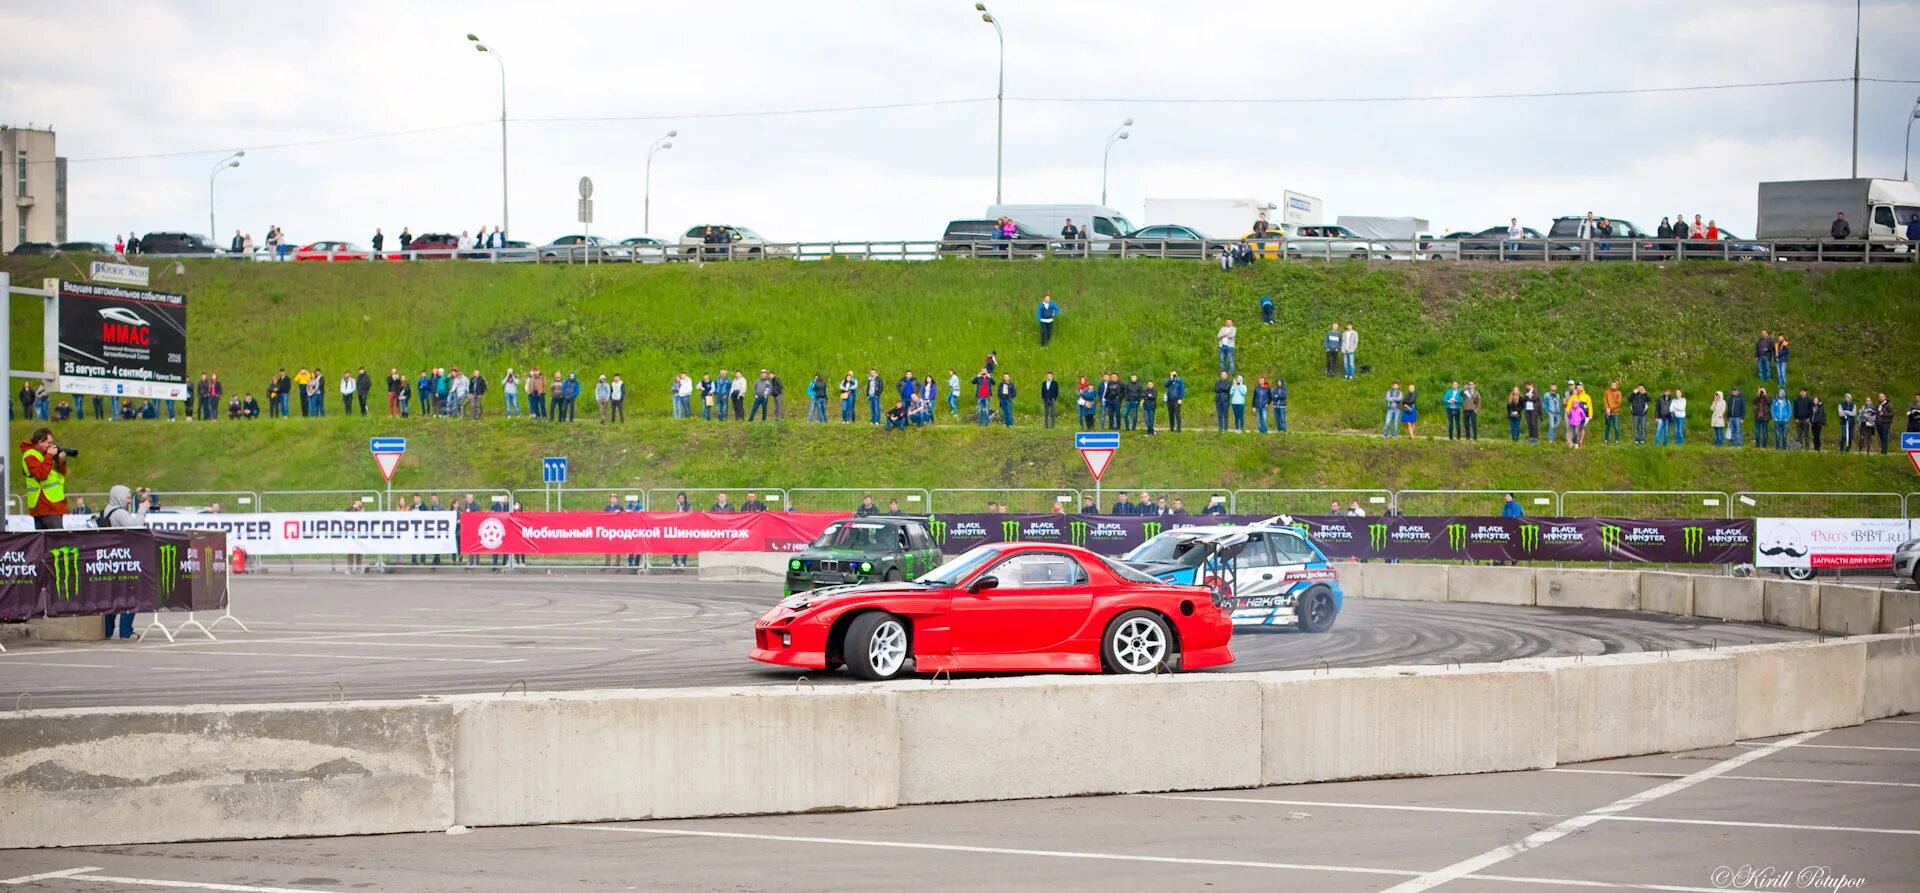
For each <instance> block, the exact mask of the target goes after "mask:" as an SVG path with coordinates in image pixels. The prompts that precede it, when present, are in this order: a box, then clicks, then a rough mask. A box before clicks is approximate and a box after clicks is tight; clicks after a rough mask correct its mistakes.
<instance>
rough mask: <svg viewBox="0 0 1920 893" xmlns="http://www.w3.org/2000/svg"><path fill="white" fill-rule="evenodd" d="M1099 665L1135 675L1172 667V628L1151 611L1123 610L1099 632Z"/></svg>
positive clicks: (1124, 673) (1114, 671) (1110, 671)
mask: <svg viewBox="0 0 1920 893" xmlns="http://www.w3.org/2000/svg"><path fill="white" fill-rule="evenodd" d="M1100 664H1101V666H1103V667H1105V668H1106V670H1107V672H1109V673H1118V674H1122V675H1129V676H1138V675H1141V674H1145V673H1158V672H1160V671H1162V670H1167V669H1171V668H1172V666H1173V631H1172V630H1171V629H1169V628H1168V627H1167V621H1165V620H1164V619H1162V618H1161V617H1160V615H1158V614H1155V613H1153V612H1152V611H1142V610H1133V611H1127V612H1126V613H1123V614H1121V615H1120V616H1118V617H1115V618H1113V622H1112V623H1109V624H1107V631H1106V632H1104V633H1102V634H1101V635H1100Z"/></svg>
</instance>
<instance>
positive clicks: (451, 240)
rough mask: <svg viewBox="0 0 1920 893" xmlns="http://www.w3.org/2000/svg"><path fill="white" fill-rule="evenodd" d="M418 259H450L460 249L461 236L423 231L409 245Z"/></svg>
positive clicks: (409, 249)
mask: <svg viewBox="0 0 1920 893" xmlns="http://www.w3.org/2000/svg"><path fill="white" fill-rule="evenodd" d="M407 250H408V251H412V252H415V253H416V259H418V260H449V259H451V258H452V257H453V255H454V253H455V252H457V251H459V250H460V237H459V236H456V235H453V234H452V233H421V234H420V235H417V236H414V237H413V242H412V243H411V244H409V245H408V246H407Z"/></svg>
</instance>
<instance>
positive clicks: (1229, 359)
mask: <svg viewBox="0 0 1920 893" xmlns="http://www.w3.org/2000/svg"><path fill="white" fill-rule="evenodd" d="M1239 331H1240V330H1239V329H1236V328H1234V327H1233V320H1231V319H1229V320H1227V324H1226V325H1223V326H1221V327H1220V333H1219V334H1218V335H1217V336H1215V337H1217V338H1219V339H1220V371H1222V372H1225V373H1227V374H1228V375H1232V374H1234V363H1233V339H1234V336H1235V335H1237V334H1238V333H1239Z"/></svg>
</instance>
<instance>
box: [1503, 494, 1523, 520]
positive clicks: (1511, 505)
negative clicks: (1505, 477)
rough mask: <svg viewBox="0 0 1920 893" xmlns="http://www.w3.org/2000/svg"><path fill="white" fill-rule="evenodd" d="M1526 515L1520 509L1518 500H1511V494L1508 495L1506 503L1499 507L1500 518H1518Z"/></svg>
mask: <svg viewBox="0 0 1920 893" xmlns="http://www.w3.org/2000/svg"><path fill="white" fill-rule="evenodd" d="M1526 514H1527V513H1526V512H1525V511H1522V510H1521V508H1520V500H1518V499H1515V498H1513V494H1512V493H1508V494H1507V501H1506V503H1505V504H1503V505H1501V506H1500V517H1502V518H1520V517H1524V516H1525V515H1526Z"/></svg>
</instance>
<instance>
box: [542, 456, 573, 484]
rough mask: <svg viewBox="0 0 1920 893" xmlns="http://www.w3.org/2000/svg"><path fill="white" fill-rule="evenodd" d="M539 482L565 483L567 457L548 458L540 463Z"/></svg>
mask: <svg viewBox="0 0 1920 893" xmlns="http://www.w3.org/2000/svg"><path fill="white" fill-rule="evenodd" d="M540 480H541V482H542V483H547V484H564V483H566V482H567V457H565V456H548V457H547V458H545V459H543V460H541V462H540Z"/></svg>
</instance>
